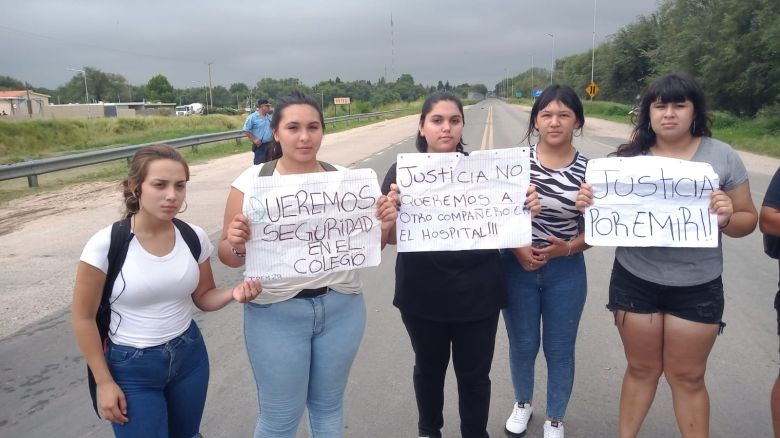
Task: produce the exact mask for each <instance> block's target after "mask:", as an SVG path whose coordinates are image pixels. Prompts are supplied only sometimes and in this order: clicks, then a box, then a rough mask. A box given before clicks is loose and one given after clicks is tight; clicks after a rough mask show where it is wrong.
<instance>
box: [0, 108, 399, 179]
mask: <svg viewBox="0 0 780 438" xmlns="http://www.w3.org/2000/svg"><path fill="white" fill-rule="evenodd" d="M399 111H402V110H392V111H381V112H374V113H363V114H352V115H348V116H336V117H327V118H325V123H326V124H327V123H336V122H347V121H352V120H363V119H368V118H372V117H380V116H384V115H387V114H393V113H397V112H399ZM243 137H244V131H227V132H218V133H215V134H202V135H192V136H189V137H182V138H175V139H172V140H161V141H156V142H153V143H144V144H136V145H129V146H121V147H116V148H110V149H100V150H96V151H90V152H84V153H80V154H71V155H64V156H61V157H53V158H44V159H41V160H30V161H24V162H21V163H14V164H8V165H0V181H5V180H8V179H14V178H22V177H27V185H28V186H29V187H38V175H42V174H44V173H50V172H56V171H59V170H66V169H73V168H76V167H82V166H89V165H92V164H99V163H105V162H108V161H114V160H121V159H123V158H126V159H128V160H129V159H130V158H131V157H132V156H133V154H135V152H136V151H137V150H138V149H141V148H142V147H144V146H148V145H152V144H160V143H165V144H168V145H171V146H172V147H174V148H183V147H188V146H189V147H192V148H193V150H195V151H197V147H198V145H201V144H205V143H214V142H219V141H226V140H231V139H236V141H237V142H238V140H240V139H241V138H243Z"/></svg>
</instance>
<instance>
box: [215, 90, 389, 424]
mask: <svg viewBox="0 0 780 438" xmlns="http://www.w3.org/2000/svg"><path fill="white" fill-rule="evenodd" d="M324 129H325V120H324V118H323V115H322V111H321V110H320V108H319V105H318V104H317V102H316V101H315V100H314V99H312V98H311V97H309V96H306V95H304V94H302V93H299V92H293V93H292V94H290V95H289V96H286V97H283V98H281V99H279V101H278V102H277V105H276V110H275V112H274V118H273V120H272V122H271V130H272V132H273V137H274V140H273V143H272V147H273V149H272V153H271V159H272V160H274V159H278V161H276V162H275V163H274V162H269V163H266V164H265V165H271V164H275V166H276V167H275V174H279V175H288V174H302V173H314V172H324V171H326V169H325V168H323V167H322V165H321V164H320V162H319V161H318V160H317V152H318V151H319V149H320V144H321V143H322V138H323V135H324ZM262 166H263V165H262V164H261V165H255V166H252V167H250V168H248V169H246V170H245V171H244V172H243V173H242V174H241V175H240V176H239V177H238V178H236V180H235V181H234V182H233V184H232V187H231V189H230V194H229V195H228V200H227V205H226V206H225V219H224V227H223V230H222V238H221V240H220V242H219V259H220V260H221V261H222V262H223V263H225V264H226V265H228V266H232V267H240V266H243V265H244V262H245V259H244V257H245V255H246V241H247V240H248V239H249V237H250V236H249V233H250V230H249V222H248V221H247V218H246V216H244V215H243V213H242V207H243V203H244V193H246V191H247V190H249V188H250V187H251V185H252V183H253V179H254V178H257V177H258V176H259V174H260V170H261V169H262ZM337 169H338V168H337ZM342 170H343V168H342ZM396 217H397V212H396V209H395V202H393V201H389V200H388V198H387V197H386V196H382V197H381V198H379V201H378V211H377V218H378V219H380V220H381V221H382V229H383V230H387V229H388V228H389V227H391V226H393V225H394V224H395V219H396ZM361 290H362V284H361V282H360V279H359V278H358V275H357V272H356V271H341V272H332V273H326V274H322V275H319V276H317V277H299V278H285V279H278V280H268V281H265V282H264V283H263V292H262V293H261V294H260V295H259V296H258V297H257V298H256V299H254V300H253V301H252V302H249V303H247V304H246V305H245V306H244V341H245V343H246V349H247V355H248V356H249V362H250V364H251V366H252V371H253V373H254V376H255V383H256V385H257V393H258V401H259V405H260V414H259V419H258V421H257V425H256V427H255V437H275V438H283V437H290V438H292V437H294V436H295V433H296V430H297V429H298V423H299V422H300V418H301V416H302V414H303V410H304V408H308V412H309V427H310V433H311V435H312V436H316V437H320V436H322V437H340V436H342V434H343V433H344V416H343V398H344V389H345V388H346V385H347V378H348V377H349V371H350V369H351V367H352V361H353V360H354V359H355V355H356V354H357V350H358V347H359V346H360V340H361V339H362V337H363V330H364V327H365V320H366V313H365V305H364V303H363V295H362V293H361Z"/></svg>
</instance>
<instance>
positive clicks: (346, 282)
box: [232, 164, 363, 304]
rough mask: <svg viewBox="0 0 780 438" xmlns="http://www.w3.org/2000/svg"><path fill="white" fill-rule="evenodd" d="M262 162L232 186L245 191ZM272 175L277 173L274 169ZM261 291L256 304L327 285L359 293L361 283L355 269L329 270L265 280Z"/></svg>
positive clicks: (255, 176) (337, 289) (347, 291)
mask: <svg viewBox="0 0 780 438" xmlns="http://www.w3.org/2000/svg"><path fill="white" fill-rule="evenodd" d="M262 167H263V165H262V164H258V165H255V166H252V167H250V168H248V169H246V170H245V171H243V172H242V173H241V175H239V176H238V178H236V179H235V181H233V184H232V185H233V187H235V188H236V190H238V191H240V192H241V193H246V192H247V191H248V190H249V189H250V188H251V187H252V180H253V179H254V178H257V177H258V176H259V175H260V169H261V168H262ZM334 167H335V168H336V169H338V170H346V168H345V167H342V166H336V165H334ZM274 175H279V172H278V171H274ZM262 286H263V291H262V292H261V293H260V295H258V296H257V298H255V299H254V302H256V303H258V304H272V303H278V302H280V301H284V300H286V299H288V298H292V297H293V296H295V294H297V293H298V292H300V291H301V290H303V289H317V288H320V287H324V286H327V287H329V288H331V289H333V290H335V291H338V292H342V293H353V294H356V293H360V291H361V290H362V289H363V284H362V283H361V281H360V277H359V276H358V273H357V271H340V272H330V273H327V274H324V275H320V276H318V277H294V278H283V279H279V280H266V281H264V282H263V283H262Z"/></svg>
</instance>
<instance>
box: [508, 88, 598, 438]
mask: <svg viewBox="0 0 780 438" xmlns="http://www.w3.org/2000/svg"><path fill="white" fill-rule="evenodd" d="M584 123H585V116H584V114H583V109H582V103H581V102H580V99H579V98H578V97H577V94H576V93H575V92H574V90H572V89H571V88H570V87H568V86H563V85H551V86H550V87H548V88H547V89H546V90H544V92H543V93H542V94H541V96H539V98H538V99H537V100H536V102H535V103H534V105H533V108H532V109H531V114H530V122H529V126H528V131H527V133H526V136H525V140H526V141H528V142H529V143H530V142H531V140H532V138H537V137H538V142H537V143H536V144H535V145H533V146H531V184H533V185H534V186H536V190H537V193H538V196H539V199H540V201H541V203H542V210H541V212H540V213H539V214H538V215H537V216H536V217H534V219H533V245H532V246H530V247H525V248H515V249H512V250H511V251H509V250H508V251H503V254H502V260H503V262H504V269H505V271H506V275H507V288H508V292H509V300H508V305H507V307H506V308H504V310H503V314H504V321H505V323H506V330H507V334H508V335H509V358H510V368H511V372H512V383H513V385H514V391H515V399H516V402H515V404H514V406H513V408H512V413H511V415H510V417H509V419H508V420H507V422H506V430H507V431H508V432H510V433H512V434H517V435H521V434H524V433H525V431H526V429H527V427H528V422H529V421H530V419H531V416H532V415H533V410H534V408H533V406H532V399H533V390H534V388H533V386H534V365H535V362H536V356H537V354H538V352H539V344H540V342H541V341H543V346H544V355H545V358H546V359H547V412H546V413H547V418H546V421H545V423H544V436H545V438H547V437H561V438H562V437H563V431H564V428H563V416H564V414H565V412H566V406H567V404H568V402H569V396H570V395H571V390H572V386H573V383H574V344H575V340H576V338H577V328H578V326H579V322H580V316H581V315H582V309H583V306H584V305H585V295H586V292H587V284H586V276H585V259H584V257H583V255H582V251H584V250H585V249H587V248H588V246H587V245H586V244H585V239H584V235H582V234H580V230H581V223H582V221H581V214H580V213H579V211H578V210H577V209H576V208H575V206H574V201H575V199H576V197H577V193H578V192H579V188H580V185H581V184H582V182H583V180H584V179H585V165H586V163H587V159H586V158H585V157H584V156H582V155H581V154H580V153H579V152H577V150H576V149H575V148H574V146H573V145H572V140H573V138H574V135H575V133H581V132H582V127H583V125H584ZM541 321H544V324H543V327H544V333H541V331H540V322H541Z"/></svg>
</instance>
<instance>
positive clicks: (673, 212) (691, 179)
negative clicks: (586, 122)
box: [585, 156, 719, 248]
mask: <svg viewBox="0 0 780 438" xmlns="http://www.w3.org/2000/svg"><path fill="white" fill-rule="evenodd" d="M585 180H586V181H587V182H588V184H590V185H591V187H592V189H593V205H591V207H590V208H588V209H587V210H586V211H585V242H586V243H588V244H589V245H593V246H667V247H697V248H712V247H717V246H718V234H719V233H718V221H717V215H716V214H713V213H710V211H709V205H710V195H711V194H712V193H713V192H714V191H716V190H718V187H719V179H718V174H717V173H715V171H714V170H713V168H712V166H711V165H710V164H708V163H700V162H693V161H685V160H678V159H674V158H665V157H654V156H638V157H614V158H597V159H593V160H590V161H588V167H587V169H586V171H585Z"/></svg>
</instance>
